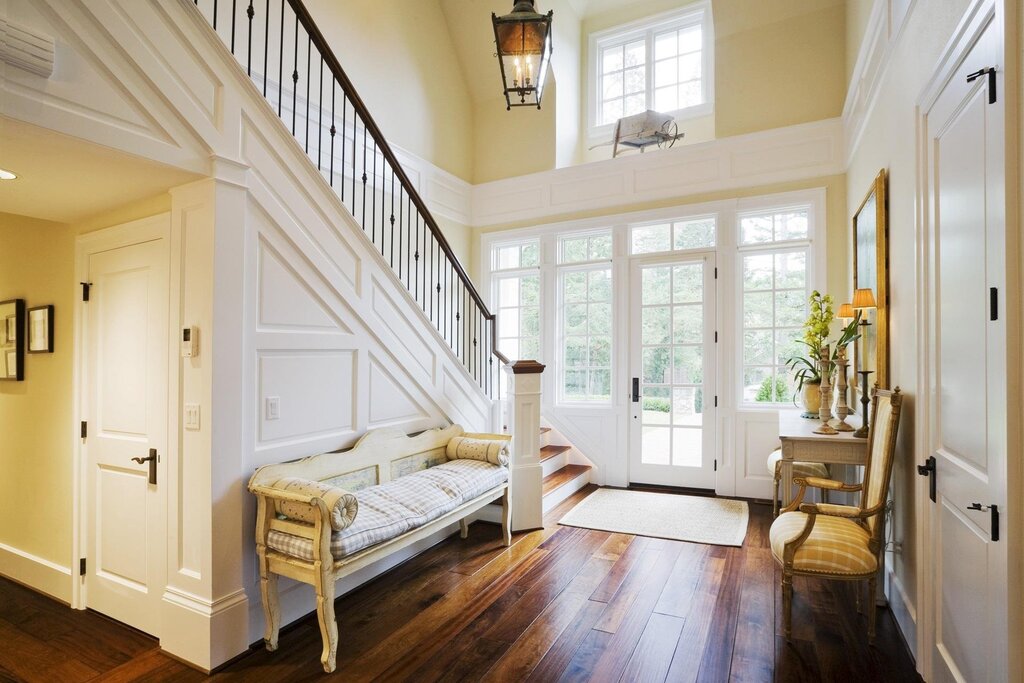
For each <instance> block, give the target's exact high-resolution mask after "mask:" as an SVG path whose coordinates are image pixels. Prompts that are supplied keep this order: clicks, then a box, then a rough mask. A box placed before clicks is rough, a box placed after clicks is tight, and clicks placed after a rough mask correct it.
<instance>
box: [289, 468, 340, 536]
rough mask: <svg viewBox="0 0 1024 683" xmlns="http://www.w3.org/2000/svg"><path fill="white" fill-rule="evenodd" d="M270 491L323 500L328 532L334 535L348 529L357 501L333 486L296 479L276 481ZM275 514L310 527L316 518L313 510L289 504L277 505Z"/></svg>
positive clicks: (298, 504) (303, 505) (301, 504)
mask: <svg viewBox="0 0 1024 683" xmlns="http://www.w3.org/2000/svg"><path fill="white" fill-rule="evenodd" d="M274 487H275V488H279V489H282V490H284V491H290V492H292V493H298V494H302V495H305V496H316V497H317V498H320V499H321V500H323V501H324V503H325V504H326V505H327V509H328V510H330V512H331V528H332V529H334V530H335V531H340V530H341V529H345V528H347V527H349V526H350V525H351V524H352V520H354V519H355V518H356V514H358V512H359V501H358V500H356V497H355V496H353V495H352V494H351V493H349V492H348V491H346V490H344V489H340V488H338V487H336V486H331V485H329V484H324V483H322V482H319V481H310V480H309V479H301V478H299V477H285V478H284V479H279V480H278V481H277V483H276V484H274ZM276 510H277V514H279V515H284V516H285V517H290V518H291V519H297V520H299V521H300V522H306V523H307V524H313V523H314V522H315V521H316V516H317V514H319V513H318V512H317V511H316V508H311V507H310V506H309V505H306V504H305V503H296V502H293V501H289V500H279V501H277V505H276Z"/></svg>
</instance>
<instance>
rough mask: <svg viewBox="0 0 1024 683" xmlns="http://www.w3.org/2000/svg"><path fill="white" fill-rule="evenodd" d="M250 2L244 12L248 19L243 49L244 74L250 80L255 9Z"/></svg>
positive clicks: (250, 0)
mask: <svg viewBox="0 0 1024 683" xmlns="http://www.w3.org/2000/svg"><path fill="white" fill-rule="evenodd" d="M252 2H253V0H249V7H248V9H246V10H245V16H247V17H249V34H248V41H249V45H248V46H247V47H246V48H245V73H246V75H247V76H249V77H250V78H252V19H253V17H255V16H256V8H255V7H253V6H252ZM264 90H265V89H264Z"/></svg>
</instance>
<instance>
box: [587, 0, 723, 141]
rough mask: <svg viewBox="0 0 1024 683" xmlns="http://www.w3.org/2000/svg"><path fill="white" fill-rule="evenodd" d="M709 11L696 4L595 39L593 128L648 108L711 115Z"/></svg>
mask: <svg viewBox="0 0 1024 683" xmlns="http://www.w3.org/2000/svg"><path fill="white" fill-rule="evenodd" d="M711 33H712V31H711V12H710V8H709V6H708V5H707V3H703V2H701V3H697V4H695V5H691V6H689V7H687V8H686V9H685V10H683V11H681V12H672V13H670V14H663V15H659V16H657V17H652V18H650V19H645V20H643V21H640V22H636V23H633V24H629V25H626V26H620V27H617V28H614V29H611V30H609V31H604V32H602V33H598V34H595V35H593V36H592V37H591V48H590V53H591V69H590V71H591V74H592V79H593V83H592V88H591V92H592V93H593V95H592V97H591V102H592V112H591V119H590V120H591V126H592V128H596V127H600V126H607V125H611V124H614V123H615V122H616V121H617V120H618V119H620V118H622V117H623V116H631V115H633V114H639V113H641V112H643V111H646V110H648V109H653V110H655V111H658V112H661V113H664V114H674V115H676V116H677V117H679V116H686V115H687V114H693V115H697V114H706V113H709V111H710V108H709V106H705V105H710V103H711V101H712V96H711V81H712V71H711V57H712V35H711Z"/></svg>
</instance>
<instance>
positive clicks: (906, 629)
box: [885, 562, 917, 661]
mask: <svg viewBox="0 0 1024 683" xmlns="http://www.w3.org/2000/svg"><path fill="white" fill-rule="evenodd" d="M885 574H886V581H885V585H886V587H887V588H888V590H887V591H886V595H887V596H888V598H889V608H890V609H891V610H892V614H893V616H894V617H895V618H896V625H897V626H898V627H899V629H900V632H901V633H902V634H903V640H904V641H906V643H907V647H908V648H909V649H910V654H911V656H912V657H913V658H914V661H917V610H916V609H914V603H912V602H911V601H910V598H909V597H908V596H907V591H906V589H905V588H904V587H903V583H902V582H901V581H900V579H899V577H898V576H897V575H896V574H895V573H894V572H893V571H892V567H891V566H890V565H889V563H888V562H887V563H886V567H885Z"/></svg>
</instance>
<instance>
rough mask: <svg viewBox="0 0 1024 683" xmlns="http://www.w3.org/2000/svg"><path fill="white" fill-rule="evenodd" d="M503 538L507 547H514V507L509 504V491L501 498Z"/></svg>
mask: <svg viewBox="0 0 1024 683" xmlns="http://www.w3.org/2000/svg"><path fill="white" fill-rule="evenodd" d="M501 538H502V540H503V541H504V542H505V547H508V546H510V545H512V506H511V505H510V504H509V499H508V489H505V494H504V495H503V496H502V497H501Z"/></svg>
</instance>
